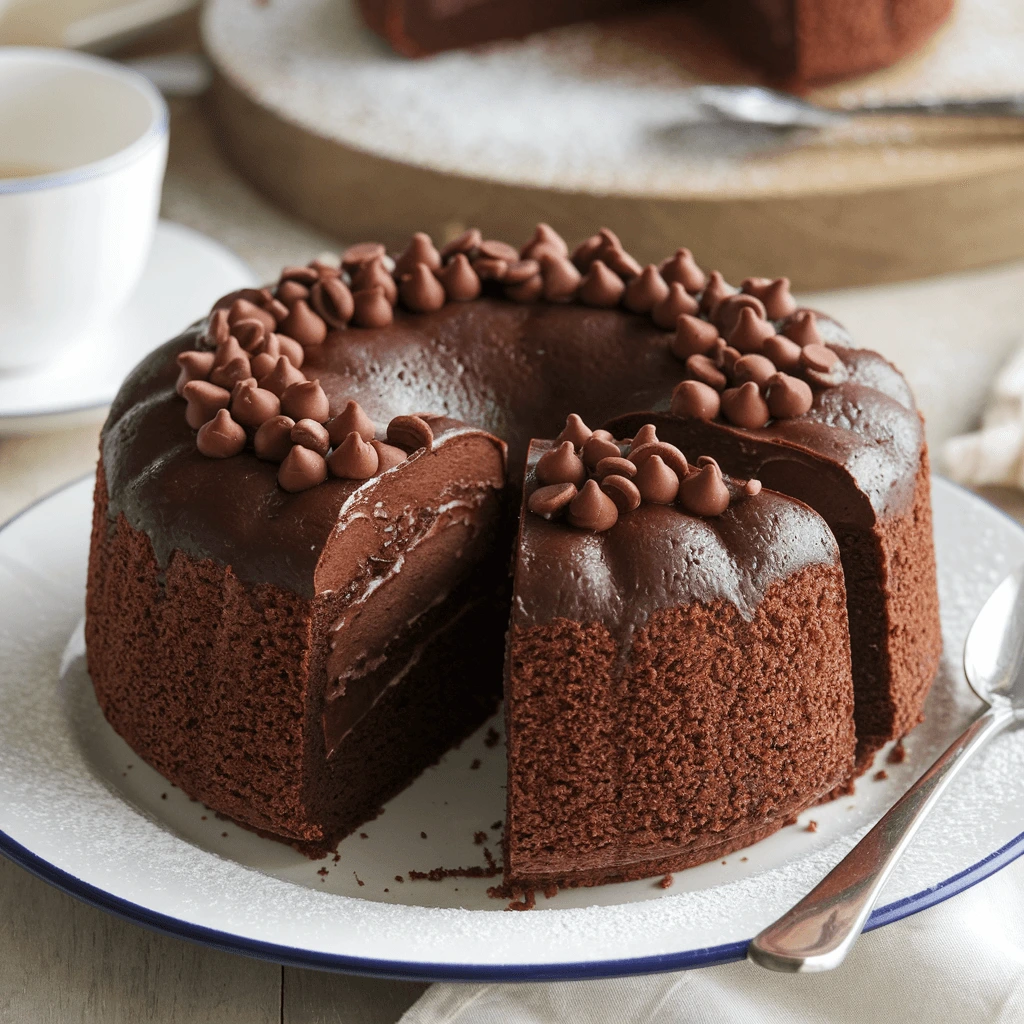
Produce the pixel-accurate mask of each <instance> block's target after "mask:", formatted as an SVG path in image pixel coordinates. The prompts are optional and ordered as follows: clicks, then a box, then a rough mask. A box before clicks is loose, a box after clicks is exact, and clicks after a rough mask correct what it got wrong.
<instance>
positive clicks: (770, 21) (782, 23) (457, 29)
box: [359, 0, 953, 86]
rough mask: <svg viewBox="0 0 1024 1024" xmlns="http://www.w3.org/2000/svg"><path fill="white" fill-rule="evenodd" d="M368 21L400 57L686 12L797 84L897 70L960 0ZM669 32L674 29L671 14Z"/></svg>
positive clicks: (372, 8)
mask: <svg viewBox="0 0 1024 1024" xmlns="http://www.w3.org/2000/svg"><path fill="white" fill-rule="evenodd" d="M359 6H360V9H361V11H362V14H363V17H364V18H365V20H366V23H367V24H368V25H369V26H370V27H371V28H372V29H373V30H374V31H375V32H377V33H378V34H380V35H382V36H383V37H384V38H385V39H387V41H388V42H389V43H390V44H391V46H392V47H394V49H395V50H397V51H398V52H399V53H402V54H405V55H406V56H409V57H417V56H422V55H424V54H428V53H436V52H438V51H440V50H448V49H452V48H453V47H460V46H470V45H473V44H475V43H483V42H487V41H489V40H494V39H502V38H509V37H518V36H525V35H528V34H529V33H531V32H538V31H541V30H542V29H546V28H553V27H555V26H557V25H565V24H568V23H570V22H574V21H583V20H588V19H592V18H600V17H604V16H607V15H612V14H625V13H628V14H636V13H637V12H638V11H658V12H665V13H668V12H669V11H672V10H677V11H678V21H677V22H676V24H675V29H676V31H677V32H679V33H680V34H685V33H687V32H692V30H693V25H694V22H693V21H692V20H691V18H697V19H699V20H702V21H704V22H706V23H708V24H709V25H712V26H713V27H714V28H715V29H717V30H719V32H720V34H721V36H722V39H723V40H724V41H725V42H726V43H727V44H729V45H730V46H731V47H732V48H733V49H734V50H735V51H736V52H737V54H738V55H739V56H740V57H741V58H742V59H744V60H746V61H747V62H749V63H750V64H752V65H753V66H754V67H756V68H759V69H761V70H762V71H763V72H765V73H766V74H767V75H768V76H769V77H770V78H772V79H774V80H777V81H781V82H783V83H787V84H789V85H791V86H800V85H806V84H810V83H815V82H824V81H830V80H835V79H841V78H848V77H850V76H853V75H858V74H863V73H864V72H867V71H874V70H875V69H877V68H882V67H887V66H888V65H890V64H892V63H894V62H895V61H897V60H899V59H900V58H901V57H903V56H905V55H906V54H908V53H911V52H913V51H914V50H916V49H917V48H918V47H920V46H921V45H922V44H923V43H924V42H925V40H926V39H928V37H929V36H931V35H932V33H933V32H935V30H936V29H937V28H938V27H939V26H940V25H941V24H942V23H943V22H944V21H945V20H946V18H947V17H948V15H949V13H950V11H951V10H952V7H953V3H952V0H857V2H856V3H843V2H838V0H781V2H773V3H765V2H764V0H728V2H727V0H688V2H682V0H675V2H668V0H641V2H639V3H638V2H637V0H532V2H530V0H359ZM659 26H660V27H662V28H666V27H667V28H668V30H669V31H670V32H671V30H672V27H673V22H672V21H671V20H669V19H666V18H665V17H664V16H662V17H661V18H660V19H659Z"/></svg>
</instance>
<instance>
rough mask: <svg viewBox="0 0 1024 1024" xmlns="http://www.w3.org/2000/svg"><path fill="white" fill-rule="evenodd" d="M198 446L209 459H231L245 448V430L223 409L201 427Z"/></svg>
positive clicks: (197, 436) (197, 439)
mask: <svg viewBox="0 0 1024 1024" xmlns="http://www.w3.org/2000/svg"><path fill="white" fill-rule="evenodd" d="M196 447H197V448H198V449H199V451H200V452H201V453H202V454H203V455H205V456H206V457H207V458H208V459H230V458H231V456H232V455H238V453H239V452H241V451H242V449H243V448H245V430H244V429H243V428H242V427H241V426H240V425H239V424H237V423H236V422H235V421H234V420H233V419H232V418H231V414H230V413H229V412H228V411H227V409H221V410H220V411H219V412H218V413H217V414H216V415H215V416H214V417H213V419H212V420H209V421H208V422H206V423H204V424H203V425H202V426H201V427H200V428H199V433H198V434H197V435H196Z"/></svg>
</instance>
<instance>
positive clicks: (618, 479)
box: [505, 428, 855, 889]
mask: <svg viewBox="0 0 1024 1024" xmlns="http://www.w3.org/2000/svg"><path fill="white" fill-rule="evenodd" d="M591 436H593V435H591ZM600 441H601V445H600V447H603V448H606V449H607V450H608V451H609V452H610V450H611V448H618V449H619V450H620V455H619V456H613V455H610V454H609V455H604V456H602V458H601V459H600V460H599V461H596V462H595V461H594V460H593V459H592V458H591V459H590V460H589V461H590V464H591V465H590V467H589V476H590V479H589V480H588V481H587V482H586V483H585V484H584V485H583V487H582V488H581V489H578V488H577V486H576V484H575V483H574V482H573V480H572V479H567V477H570V476H571V475H573V473H574V471H575V472H578V466H576V467H573V465H572V463H571V461H570V462H568V463H567V462H566V457H567V455H568V454H569V453H568V450H566V451H564V452H562V453H561V454H559V450H560V449H561V447H562V445H559V444H558V443H557V442H555V443H554V444H552V443H550V442H535V443H534V444H533V445H532V446H531V450H530V457H529V466H530V469H529V473H528V475H527V480H526V489H525V505H524V512H523V515H522V518H521V519H520V527H519V544H518V550H517V557H516V564H515V591H514V596H513V602H512V621H511V626H510V630H509V640H508V660H507V666H508V667H507V676H506V682H505V694H506V703H505V717H506V723H507V737H508V738H507V746H508V811H507V814H506V819H505V821H506V825H505V833H506V839H505V878H506V883H507V884H508V885H509V886H511V887H513V888H522V889H529V888H544V887H546V886H550V885H559V886H566V885H571V886H575V885H595V884H599V883H601V882H609V881H621V880H627V879H633V878H643V877H646V876H649V875H657V874H663V873H664V872H669V871H677V870H679V869H681V868H685V867H689V866H690V865H693V864H699V863H701V862H702V861H705V860H708V859H710V858H714V857H719V856H722V855H724V854H726V853H728V852H730V851H732V850H735V849H737V848H738V847H741V846H747V845H749V844H750V843H752V842H754V841H756V840H757V839H760V838H762V837H764V836H766V835H768V834H769V833H771V832H773V831H775V830H776V829H778V828H781V827H782V826H783V825H784V824H785V823H786V822H787V821H788V820H792V816H793V815H795V814H796V813H798V812H799V811H802V810H804V809H805V808H806V807H808V806H810V805H811V804H813V803H816V802H817V801H818V800H820V799H821V798H822V797H824V796H825V795H826V794H828V793H829V792H830V791H831V790H832V789H834V788H836V787H838V786H841V785H842V784H843V783H844V782H846V780H847V779H849V777H850V774H851V772H852V770H853V759H854V745H855V739H854V728H853V679H852V674H851V668H850V647H849V642H848V630H847V619H846V595H845V589H844V587H843V570H842V567H841V564H840V560H839V549H838V547H837V545H836V542H835V539H834V537H833V536H832V533H831V532H830V530H829V528H828V527H827V526H826V525H825V523H824V521H823V520H822V519H821V518H820V517H819V516H818V515H816V514H815V513H814V512H813V511H812V510H811V509H809V508H808V507H807V506H806V505H804V504H803V503H802V502H799V501H796V500H794V499H792V498H788V497H785V496H784V495H781V494H777V493H775V492H772V491H767V490H762V489H761V486H760V483H759V482H758V481H747V482H745V483H744V484H742V485H738V484H737V483H736V482H735V481H728V480H725V479H723V477H722V474H721V471H720V469H719V467H718V465H717V463H716V462H715V461H714V460H713V459H709V458H706V457H702V458H701V459H699V460H698V461H697V464H696V465H689V464H688V463H687V460H686V457H685V456H684V454H683V453H682V452H680V450H679V449H678V448H675V447H674V446H673V445H669V444H666V443H664V442H661V441H659V440H658V439H657V437H656V435H655V432H654V431H653V430H650V429H649V428H642V430H641V432H640V433H638V435H637V437H636V438H634V439H633V440H632V442H631V444H630V445H625V444H621V443H620V442H617V441H615V440H613V439H612V438H610V436H607V435H602V436H601V437H600ZM563 444H564V442H563ZM591 447H592V448H593V447H594V445H593V443H592V444H591ZM595 454H596V453H595ZM538 477H539V478H540V479H538ZM575 479H576V480H578V479H579V476H576V477H575ZM543 481H552V482H551V483H547V484H545V483H543ZM581 517H584V518H585V521H583V522H581ZM581 527H583V528H581Z"/></svg>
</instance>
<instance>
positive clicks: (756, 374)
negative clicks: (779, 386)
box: [732, 355, 776, 387]
mask: <svg viewBox="0 0 1024 1024" xmlns="http://www.w3.org/2000/svg"><path fill="white" fill-rule="evenodd" d="M775 373H776V369H775V364H774V363H773V362H772V361H771V360H770V359H768V358H767V357H765V356H759V355H749V356H740V358H739V359H737V360H736V362H735V363H734V364H733V367H732V377H733V383H734V384H746V383H747V381H748V380H752V381H753V382H754V383H755V384H756V385H757V386H758V387H761V385H763V384H764V383H766V382H767V381H768V379H769V378H771V377H774V376H775Z"/></svg>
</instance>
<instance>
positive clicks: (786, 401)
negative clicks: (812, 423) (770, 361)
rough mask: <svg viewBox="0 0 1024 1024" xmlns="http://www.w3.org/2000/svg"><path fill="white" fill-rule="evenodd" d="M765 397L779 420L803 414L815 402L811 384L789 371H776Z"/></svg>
mask: <svg viewBox="0 0 1024 1024" xmlns="http://www.w3.org/2000/svg"><path fill="white" fill-rule="evenodd" d="M765 399H766V400H767V402H768V410H769V412H771V414H772V416H774V417H775V418H776V419H779V420H788V419H793V418H794V417H796V416H803V414H804V413H805V412H809V411H810V408H811V406H812V405H813V404H814V395H813V393H812V392H811V388H810V385H808V384H807V382H806V381H802V380H800V379H799V377H791V376H789V374H788V373H776V374H775V375H774V376H772V377H771V378H770V379H769V380H768V386H767V388H766V389H765Z"/></svg>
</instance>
